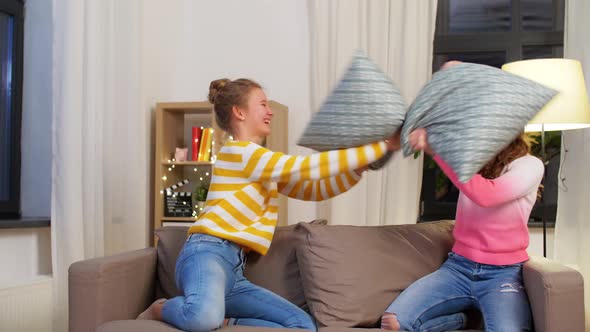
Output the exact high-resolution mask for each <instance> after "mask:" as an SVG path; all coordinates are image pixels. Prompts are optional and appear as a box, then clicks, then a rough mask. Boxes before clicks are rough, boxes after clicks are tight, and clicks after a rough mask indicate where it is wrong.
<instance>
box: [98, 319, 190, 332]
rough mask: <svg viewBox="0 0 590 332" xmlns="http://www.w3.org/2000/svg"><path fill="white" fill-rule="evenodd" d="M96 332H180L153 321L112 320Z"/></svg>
mask: <svg viewBox="0 0 590 332" xmlns="http://www.w3.org/2000/svg"><path fill="white" fill-rule="evenodd" d="M96 332H181V330H178V329H176V328H174V327H172V326H171V325H168V324H166V323H163V322H158V321H155V320H114V321H111V322H108V323H104V324H102V325H101V326H99V327H98V329H96Z"/></svg>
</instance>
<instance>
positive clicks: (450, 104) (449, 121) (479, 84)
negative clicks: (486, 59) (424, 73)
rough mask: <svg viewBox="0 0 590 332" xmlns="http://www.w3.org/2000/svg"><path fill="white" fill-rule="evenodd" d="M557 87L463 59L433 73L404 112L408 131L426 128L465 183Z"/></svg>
mask: <svg viewBox="0 0 590 332" xmlns="http://www.w3.org/2000/svg"><path fill="white" fill-rule="evenodd" d="M556 93H557V91H555V90H553V89H551V88H548V87H546V86H543V85H541V84H539V83H537V82H533V81H531V80H529V79H527V78H524V77H521V76H517V75H514V74H511V73H508V72H505V71H503V70H500V69H498V68H494V67H490V66H486V65H480V64H474V63H461V64H458V65H456V66H453V67H450V68H448V69H443V70H440V71H439V72H437V73H436V74H434V75H433V77H432V81H430V82H429V83H428V84H426V85H425V86H424V87H423V88H422V90H421V91H420V93H419V94H418V96H417V97H416V99H415V100H414V102H413V103H412V105H411V106H410V108H409V109H408V113H407V114H406V119H405V122H404V126H403V128H402V135H401V139H402V144H403V149H404V155H405V156H409V155H410V154H412V153H413V151H412V147H411V146H410V144H409V134H410V133H411V132H412V131H413V130H414V129H418V128H426V130H427V132H428V143H429V144H430V146H431V147H432V150H434V152H435V153H436V154H438V155H440V157H441V158H442V159H443V160H444V161H445V162H447V163H448V164H449V166H451V168H452V169H453V170H454V171H455V173H457V176H458V177H459V180H460V181H461V182H467V181H468V180H469V179H470V178H471V177H472V176H473V175H474V174H476V173H477V172H479V171H480V170H481V168H482V167H483V166H484V165H485V164H486V163H488V162H489V161H490V160H491V159H492V158H493V157H494V156H495V155H497V154H498V153H499V152H500V151H502V150H503V149H504V148H505V147H506V146H508V144H510V142H512V141H513V140H514V139H515V138H516V137H518V135H520V133H522V132H523V131H524V127H525V125H526V124H527V122H528V121H529V120H531V119H532V118H533V117H534V116H535V115H536V114H537V113H538V112H539V111H540V110H541V109H542V108H543V106H544V105H545V104H547V103H548V102H549V101H550V100H551V99H552V98H553V97H554V96H555V94H556Z"/></svg>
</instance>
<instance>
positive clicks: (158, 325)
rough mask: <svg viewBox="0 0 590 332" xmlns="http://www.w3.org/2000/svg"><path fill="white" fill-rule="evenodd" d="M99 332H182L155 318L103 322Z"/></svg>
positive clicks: (257, 330)
mask: <svg viewBox="0 0 590 332" xmlns="http://www.w3.org/2000/svg"><path fill="white" fill-rule="evenodd" d="M96 331H97V332H182V331H181V330H178V329H175V328H174V327H172V326H171V325H168V324H166V323H163V322H158V321H155V320H115V321H112V322H108V323H105V324H102V325H101V326H99V327H98V329H97V330H96ZM215 331H216V332H264V331H268V332H274V331H277V332H280V331H285V332H286V331H289V332H305V330H300V329H274V328H267V327H252V326H229V327H225V328H222V329H218V330H215Z"/></svg>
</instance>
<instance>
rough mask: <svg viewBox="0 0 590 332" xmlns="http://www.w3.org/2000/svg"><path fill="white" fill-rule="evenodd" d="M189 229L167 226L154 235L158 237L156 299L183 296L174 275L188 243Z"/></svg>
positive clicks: (156, 231) (157, 230)
mask: <svg viewBox="0 0 590 332" xmlns="http://www.w3.org/2000/svg"><path fill="white" fill-rule="evenodd" d="M187 232H188V227H184V226H166V227H162V228H159V229H156V230H155V232H154V233H156V236H157V237H158V247H157V250H156V252H157V253H158V267H157V268H158V280H157V283H156V298H157V299H159V298H167V299H169V298H173V297H175V296H178V295H181V292H180V291H179V290H178V288H176V281H175V279H174V274H175V270H176V259H177V258H178V255H179V254H180V250H182V246H184V242H186V238H187V236H188V233H187Z"/></svg>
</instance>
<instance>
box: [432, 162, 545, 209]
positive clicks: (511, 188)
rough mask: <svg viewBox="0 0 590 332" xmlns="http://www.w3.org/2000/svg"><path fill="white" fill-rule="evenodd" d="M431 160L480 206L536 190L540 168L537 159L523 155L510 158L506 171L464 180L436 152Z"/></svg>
mask: <svg viewBox="0 0 590 332" xmlns="http://www.w3.org/2000/svg"><path fill="white" fill-rule="evenodd" d="M434 160H435V161H436V163H437V164H438V165H439V166H440V168H441V169H442V171H443V172H444V173H445V174H446V175H447V177H448V178H449V179H450V180H451V181H452V182H453V184H454V185H455V186H456V187H457V188H458V189H459V190H460V191H461V192H462V193H463V194H465V195H466V196H467V197H469V199H471V200H472V201H473V202H474V203H475V204H477V205H479V206H482V207H492V206H497V205H501V204H504V203H507V202H510V201H512V200H515V199H517V198H520V197H523V196H526V195H527V194H529V193H530V192H531V191H533V190H537V188H538V187H539V184H540V183H541V179H542V178H543V172H544V167H543V163H542V162H541V160H540V159H538V158H536V157H533V156H524V157H521V158H518V159H516V160H514V161H513V162H512V163H511V164H510V165H509V166H508V171H507V172H506V173H504V174H502V175H501V176H499V177H497V178H495V179H491V180H490V179H486V178H484V177H483V176H481V175H480V174H476V175H474V176H473V177H472V178H471V179H470V180H469V181H467V182H466V183H462V182H461V181H459V178H458V177H457V174H456V173H455V171H453V169H452V168H451V167H450V166H449V165H448V164H447V163H446V162H445V161H444V160H443V159H442V158H440V157H439V156H438V155H436V156H434Z"/></svg>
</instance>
